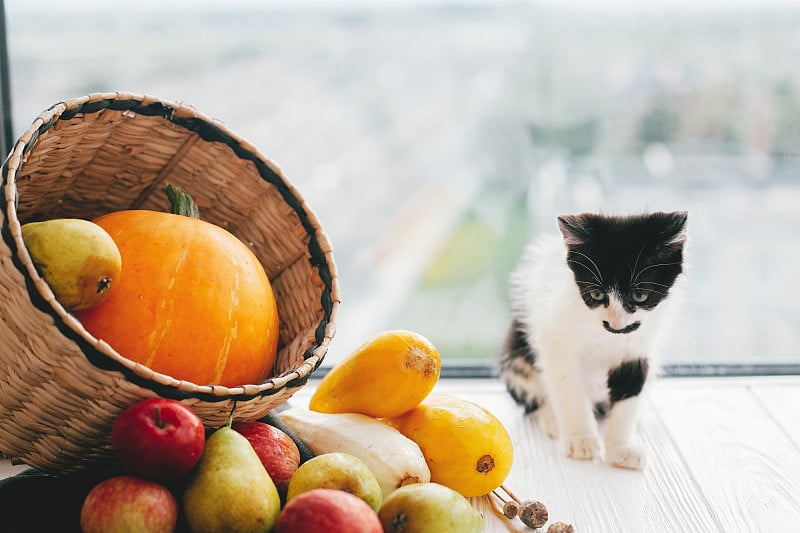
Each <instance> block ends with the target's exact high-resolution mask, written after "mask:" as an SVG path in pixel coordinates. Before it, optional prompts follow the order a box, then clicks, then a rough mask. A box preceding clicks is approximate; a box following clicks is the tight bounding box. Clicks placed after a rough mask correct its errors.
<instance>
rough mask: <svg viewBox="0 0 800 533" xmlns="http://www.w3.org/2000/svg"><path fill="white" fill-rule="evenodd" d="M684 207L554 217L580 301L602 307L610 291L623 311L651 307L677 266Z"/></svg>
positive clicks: (680, 258) (672, 278) (663, 292)
mask: <svg viewBox="0 0 800 533" xmlns="http://www.w3.org/2000/svg"><path fill="white" fill-rule="evenodd" d="M686 220H687V214H686V213H685V212H674V213H660V212H659V213H651V214H645V215H637V216H625V217H621V216H604V215H597V214H589V213H587V214H582V215H565V216H561V217H558V226H559V229H560V230H561V233H562V235H563V237H564V242H565V243H566V245H567V250H568V251H567V257H566V260H567V266H569V268H570V270H572V272H573V274H574V276H575V282H576V283H577V285H578V289H579V291H580V293H581V297H582V298H583V301H584V302H585V303H586V305H587V306H588V307H590V308H595V307H598V306H600V305H604V306H608V305H609V298H608V295H609V294H610V293H612V292H616V293H618V294H619V295H620V299H621V301H622V304H623V306H624V308H625V310H626V311H628V312H629V313H632V312H633V311H635V310H636V309H637V308H642V309H652V308H654V307H655V306H656V305H658V303H659V302H660V301H661V300H663V299H664V298H666V296H667V293H668V292H669V289H670V288H671V287H672V284H673V283H674V282H675V278H677V277H678V275H679V274H680V273H681V272H682V270H683V265H682V264H683V245H684V242H685V239H686V236H685V231H686Z"/></svg>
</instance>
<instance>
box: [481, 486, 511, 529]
mask: <svg viewBox="0 0 800 533" xmlns="http://www.w3.org/2000/svg"><path fill="white" fill-rule="evenodd" d="M492 494H494V495H495V496H497V497H498V498H500V496H499V495H498V494H497V493H495V492H494V491H492V492H491V493H489V494H487V495H486V496H485V497H486V501H487V502H489V507H491V508H492V511H493V512H494V514H496V515H497V516H498V518H500V519H501V520H502V521H503V523H504V524H505V525H506V527H507V528H508V530H509V531H511V532H512V533H518V531H519V530H518V529H517V528H516V527H514V524H512V523H511V520H509V518H508V517H507V516H506V515H505V514H504V513H503V510H502V509H500V508H499V507H498V506H497V502H495V501H494V498H492Z"/></svg>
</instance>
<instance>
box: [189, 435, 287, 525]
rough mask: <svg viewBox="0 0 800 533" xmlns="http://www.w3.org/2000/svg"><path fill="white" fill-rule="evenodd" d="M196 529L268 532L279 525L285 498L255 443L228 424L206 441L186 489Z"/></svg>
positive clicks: (190, 513)
mask: <svg viewBox="0 0 800 533" xmlns="http://www.w3.org/2000/svg"><path fill="white" fill-rule="evenodd" d="M182 501H183V510H184V514H185V516H186V522H187V523H188V525H189V528H190V529H191V530H192V531H193V532H194V533H223V532H225V533H251V532H252V533H264V532H267V531H270V530H271V529H272V527H273V526H274V525H275V522H276V520H277V519H278V514H279V513H280V507H281V499H280V496H279V495H278V489H277V488H275V483H273V482H272V479H271V478H270V477H269V474H268V473H267V470H266V468H264V464H263V463H262V462H261V459H259V458H258V454H256V452H255V450H254V449H253V446H252V445H251V444H250V442H249V441H248V440H247V438H246V437H244V436H243V435H242V434H240V433H238V432H237V431H235V430H233V429H232V428H231V427H229V426H223V427H221V428H219V429H217V430H216V431H215V432H214V433H212V434H211V436H210V437H209V438H208V440H207V441H206V445H205V448H204V449H203V455H202V456H201V457H200V462H199V463H198V465H197V467H196V468H195V470H194V472H193V473H192V475H191V478H190V479H189V481H188V484H187V486H186V489H185V491H184V493H183V500H182Z"/></svg>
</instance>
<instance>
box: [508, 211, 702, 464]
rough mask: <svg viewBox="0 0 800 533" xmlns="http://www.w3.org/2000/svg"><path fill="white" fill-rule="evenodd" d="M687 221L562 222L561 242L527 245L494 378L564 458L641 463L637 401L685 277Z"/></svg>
mask: <svg viewBox="0 0 800 533" xmlns="http://www.w3.org/2000/svg"><path fill="white" fill-rule="evenodd" d="M686 220H687V213H685V212H673V213H663V212H658V213H650V214H644V215H635V216H608V215H598V214H581V215H565V216H561V217H558V228H559V230H560V231H561V236H560V237H559V236H558V235H557V234H556V235H553V236H552V237H549V238H543V239H540V240H539V241H536V242H534V243H532V244H531V245H530V246H529V247H528V248H527V249H526V251H525V253H524V255H523V257H522V259H521V261H520V263H519V265H518V267H517V268H516V270H515V271H514V272H513V274H512V275H511V278H510V297H511V315H512V323H511V327H510V329H509V332H508V335H507V338H506V341H505V343H504V346H503V349H502V350H501V353H500V359H499V372H500V376H501V377H502V379H503V380H504V381H505V383H506V385H507V387H508V390H509V392H510V393H511V395H512V397H513V398H514V399H515V400H516V401H517V402H519V403H520V404H522V405H523V406H524V407H525V411H526V413H532V414H533V417H534V418H535V419H536V420H537V422H538V423H540V424H541V425H542V426H543V427H544V429H545V430H546V431H547V433H548V434H549V435H550V436H551V437H553V438H556V437H558V436H560V437H561V438H562V440H563V443H564V446H565V451H566V454H567V455H568V456H569V457H573V458H576V459H599V458H601V457H603V456H604V458H605V461H606V462H608V463H610V464H613V465H615V466H620V467H625V468H634V469H635V468H641V467H642V466H643V462H644V454H643V450H642V449H641V446H640V445H639V444H637V442H636V438H635V437H636V436H635V433H636V431H635V430H636V422H637V414H638V411H639V404H640V396H639V394H640V392H641V391H642V389H643V387H644V385H645V381H646V379H647V374H648V369H649V368H650V366H651V362H652V361H651V359H652V357H653V356H654V347H655V343H656V340H657V338H658V335H659V333H661V330H662V329H663V326H664V324H665V318H666V316H667V314H668V311H669V307H670V306H671V305H673V304H674V300H675V297H674V296H673V294H674V292H675V290H677V286H678V285H679V283H680V281H681V280H682V278H683V277H684V276H683V275H682V273H683V270H684V268H683V262H684V261H683V258H684V245H685V242H686ZM602 415H607V425H606V428H605V439H604V440H605V446H604V447H603V446H602V445H601V441H600V436H599V429H598V425H597V420H596V417H597V416H602ZM604 452H605V453H604Z"/></svg>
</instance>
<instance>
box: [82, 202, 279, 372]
mask: <svg viewBox="0 0 800 533" xmlns="http://www.w3.org/2000/svg"><path fill="white" fill-rule="evenodd" d="M94 222H95V223H97V224H98V225H99V226H101V227H102V228H104V229H105V230H106V231H107V232H108V233H109V234H110V235H111V237H112V238H113V239H114V241H115V242H116V243H117V246H118V247H119V250H120V254H121V255H122V275H121V277H120V280H119V283H118V284H117V285H116V286H115V287H114V290H113V291H112V293H111V294H110V295H109V296H108V297H107V298H106V299H105V300H104V301H103V302H101V303H100V304H99V305H97V306H95V307H93V308H92V309H89V310H86V311H81V312H79V313H76V316H77V317H78V319H79V320H80V321H81V322H82V323H83V325H84V327H85V328H86V330H87V331H89V332H90V333H91V334H92V335H94V336H95V337H97V338H99V339H102V340H104V341H106V342H107V343H109V344H110V345H111V346H112V347H113V348H114V349H115V350H116V351H117V352H119V353H120V354H122V355H123V356H125V357H127V358H129V359H131V360H133V361H136V362H138V363H141V364H143V365H145V366H147V367H149V368H151V369H153V370H155V371H157V372H161V373H163V374H167V375H169V376H171V377H174V378H176V379H181V380H186V381H190V382H192V383H196V384H200V385H206V384H213V385H223V386H228V387H231V386H237V385H245V384H252V383H259V382H261V381H263V380H264V379H265V378H266V377H267V376H268V375H269V373H270V372H271V370H272V364H273V362H274V360H275V357H276V351H277V344H278V311H277V306H276V303H275V298H274V295H273V293H272V287H271V285H270V282H269V279H268V278H267V275H266V273H265V272H264V268H263V266H262V265H261V263H260V262H259V261H258V259H257V258H256V256H255V255H254V254H253V252H252V251H251V250H250V249H249V248H248V247H247V246H245V244H244V243H243V242H242V241H240V240H239V239H238V238H236V237H235V236H234V235H232V234H231V233H229V232H228V231H226V230H224V229H222V228H221V227H219V226H216V225H214V224H210V223H208V222H204V221H202V220H200V219H198V218H191V217H189V216H183V215H179V214H172V213H162V212H156V211H147V210H127V211H116V212H113V213H109V214H106V215H103V216H101V217H99V218H97V219H95V220H94Z"/></svg>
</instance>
